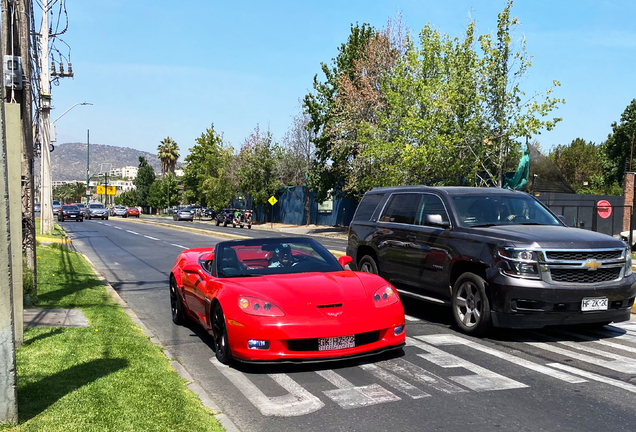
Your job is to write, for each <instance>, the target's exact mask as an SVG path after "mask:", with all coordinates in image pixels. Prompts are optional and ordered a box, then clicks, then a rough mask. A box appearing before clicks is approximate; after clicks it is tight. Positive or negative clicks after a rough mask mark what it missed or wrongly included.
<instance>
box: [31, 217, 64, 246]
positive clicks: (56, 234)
mask: <svg viewBox="0 0 636 432" xmlns="http://www.w3.org/2000/svg"><path fill="white" fill-rule="evenodd" d="M35 238H36V240H41V241H60V240H63V239H66V233H65V232H64V231H63V230H62V229H60V227H59V225H58V224H57V223H55V222H53V229H52V230H51V235H44V234H40V218H35Z"/></svg>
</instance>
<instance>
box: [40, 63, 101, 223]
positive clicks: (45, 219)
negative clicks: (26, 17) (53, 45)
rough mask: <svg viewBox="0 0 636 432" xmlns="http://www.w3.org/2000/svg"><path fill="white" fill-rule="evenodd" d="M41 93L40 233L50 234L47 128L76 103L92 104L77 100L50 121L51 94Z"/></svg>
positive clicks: (51, 198)
mask: <svg viewBox="0 0 636 432" xmlns="http://www.w3.org/2000/svg"><path fill="white" fill-rule="evenodd" d="M46 70H48V64H47V65H46ZM45 93H47V94H43V95H42V99H43V103H42V114H43V115H41V116H40V122H41V128H40V130H41V133H42V160H41V175H40V181H41V182H42V187H41V188H40V203H41V207H40V208H41V211H40V221H41V222H40V233H41V234H51V231H52V228H53V211H52V200H53V196H52V195H53V194H52V191H51V158H50V155H49V153H50V148H49V146H50V144H49V140H50V136H49V130H50V127H51V125H52V124H54V123H55V122H56V121H58V120H59V119H60V118H61V117H62V116H63V115H64V114H66V113H67V112H69V111H70V110H72V109H73V108H75V107H76V106H77V105H93V104H92V103H89V102H78V103H76V104H75V105H73V106H72V107H70V108H69V109H67V110H66V111H64V112H63V113H62V115H61V116H59V117H58V118H56V119H55V120H53V121H52V122H51V120H50V117H49V115H50V109H51V95H50V94H48V87H47V91H46V92H45Z"/></svg>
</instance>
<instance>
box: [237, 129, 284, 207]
mask: <svg viewBox="0 0 636 432" xmlns="http://www.w3.org/2000/svg"><path fill="white" fill-rule="evenodd" d="M279 150H280V148H279V146H278V145H277V144H276V143H274V142H273V137H272V135H271V133H269V132H267V133H266V134H263V135H262V134H261V133H260V130H259V128H258V126H257V127H256V128H255V130H254V132H253V133H252V134H251V135H250V136H249V137H248V138H247V139H246V140H245V143H244V144H243V147H242V148H241V153H240V154H239V159H240V168H239V170H238V178H239V190H241V191H243V192H244V193H246V194H247V195H249V196H250V197H252V200H253V201H254V205H255V206H258V205H264V208H265V213H266V214H267V213H268V207H267V206H266V205H265V203H267V200H268V199H269V198H270V197H271V196H272V195H274V194H275V193H276V192H278V191H279V190H280V189H281V188H282V187H283V186H284V184H283V183H282V182H281V181H280V179H279V178H278V177H277V176H276V165H277V163H278V161H279V158H280V154H281V153H280V151H279Z"/></svg>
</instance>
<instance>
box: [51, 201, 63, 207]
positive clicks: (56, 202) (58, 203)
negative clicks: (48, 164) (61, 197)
mask: <svg viewBox="0 0 636 432" xmlns="http://www.w3.org/2000/svg"><path fill="white" fill-rule="evenodd" d="M53 205H54V206H59V205H61V204H60V202H59V201H53Z"/></svg>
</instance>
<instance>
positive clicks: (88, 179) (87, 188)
mask: <svg viewBox="0 0 636 432" xmlns="http://www.w3.org/2000/svg"><path fill="white" fill-rule="evenodd" d="M90 132H91V131H90V130H88V129H87V130H86V190H89V189H90V188H91V186H90V184H89V182H90V174H89V165H90V154H91V152H90V150H91V139H90V138H91V135H90ZM89 202H90V196H89V194H88V193H87V194H86V208H88V203H89Z"/></svg>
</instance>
